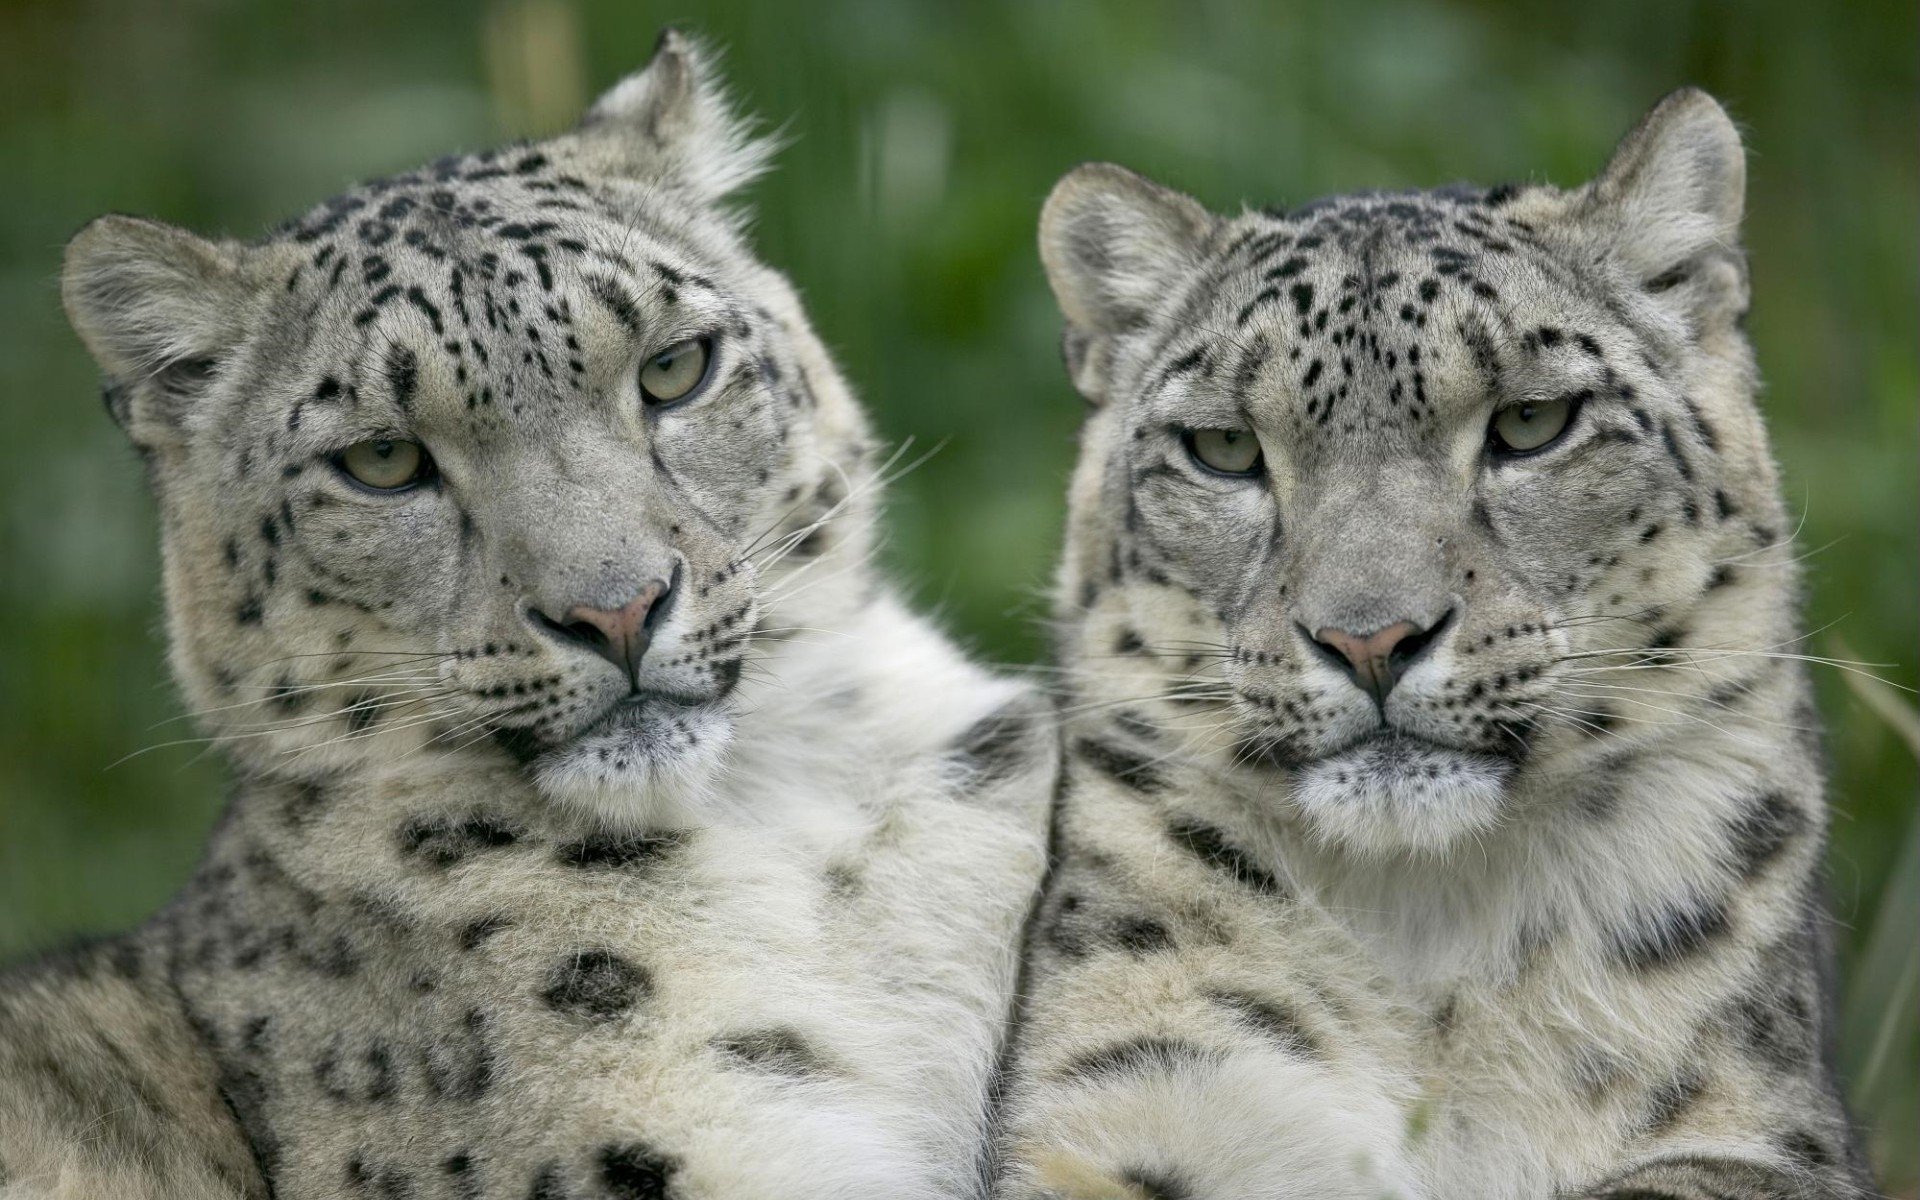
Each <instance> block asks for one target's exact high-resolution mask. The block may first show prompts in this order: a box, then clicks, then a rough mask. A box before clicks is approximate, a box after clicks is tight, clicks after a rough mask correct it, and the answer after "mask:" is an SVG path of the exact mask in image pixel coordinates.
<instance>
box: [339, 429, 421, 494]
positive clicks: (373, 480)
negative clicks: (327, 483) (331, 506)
mask: <svg viewBox="0 0 1920 1200" xmlns="http://www.w3.org/2000/svg"><path fill="white" fill-rule="evenodd" d="M334 464H335V465H336V466H338V467H339V468H340V469H341V470H342V471H344V472H345V473H346V475H347V477H348V478H350V479H352V480H353V481H354V482H355V483H357V484H359V485H360V486H362V487H366V488H372V489H373V490H374V491H376V492H400V491H405V490H407V489H409V488H412V487H417V486H418V485H420V484H422V483H424V482H426V480H427V477H428V476H430V475H431V474H432V473H433V460H432V459H431V458H429V457H427V448H426V447H425V446H422V445H421V444H420V443H419V442H408V441H402V440H400V439H398V438H375V439H373V440H371V441H365V442H355V443H354V444H353V445H351V446H348V447H347V448H346V449H345V450H342V451H341V452H340V453H339V454H338V455H336V456H335V457H334Z"/></svg>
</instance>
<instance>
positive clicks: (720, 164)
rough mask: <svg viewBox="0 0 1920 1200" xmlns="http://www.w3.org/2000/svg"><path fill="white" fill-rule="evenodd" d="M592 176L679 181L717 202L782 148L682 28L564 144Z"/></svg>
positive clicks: (560, 143) (669, 33)
mask: <svg viewBox="0 0 1920 1200" xmlns="http://www.w3.org/2000/svg"><path fill="white" fill-rule="evenodd" d="M555 144H556V147H557V148H560V149H562V150H563V151H566V152H570V153H571V155H572V157H573V158H574V160H575V162H576V163H577V164H578V165H579V166H580V168H581V169H583V170H584V171H586V172H588V173H591V174H597V175H602V176H611V177H615V178H628V179H638V180H645V181H648V182H654V183H661V184H672V185H675V186H679V187H683V188H685V189H686V190H687V191H689V192H691V193H692V194H693V195H694V196H695V197H697V198H698V199H699V200H700V201H701V202H702V203H710V202H712V201H715V200H718V199H720V198H722V197H724V196H726V195H728V194H730V193H732V192H735V191H738V190H739V189H740V188H743V187H745V186H746V185H747V184H749V183H751V182H753V181H754V180H755V179H757V178H759V177H760V175H761V174H763V173H764V172H765V171H766V169H767V166H768V164H769V162H770V161H771V159H772V157H773V153H774V151H775V150H776V149H777V148H778V147H777V145H776V143H775V142H774V140H773V139H770V138H761V137H755V136H753V134H752V127H751V124H750V123H749V122H748V121H747V120H745V119H744V118H742V117H740V116H739V115H738V114H736V113H735V112H734V111H733V106H732V105H731V104H730V103H729V102H728V100H727V95H726V89H725V87H724V86H723V85H722V84H721V83H720V80H719V78H718V75H717V72H715V70H714V68H713V55H712V53H711V52H710V51H708V50H707V49H705V48H704V47H703V46H701V45H700V44H699V43H697V42H695V41H694V40H693V39H691V38H689V37H687V36H686V35H685V34H682V33H681V32H680V31H679V30H677V29H667V30H664V31H662V32H661V34H660V41H659V43H658V44H657V45H656V46H655V47H654V51H653V57H652V58H651V59H649V60H648V61H647V65H646V66H644V67H642V68H641V69H640V70H638V71H635V72H634V73H633V74H631V75H629V76H627V77H626V78H625V79H622V80H621V81H620V82H619V83H616V84H614V85H613V87H611V88H609V89H608V90H607V92H606V93H605V94H604V95H602V96H601V97H600V98H599V99H598V100H596V101H594V103H593V107H591V108H589V109H588V110H587V115H586V116H585V117H584V118H582V119H581V122H580V124H579V125H578V126H577V127H576V128H575V129H574V130H573V131H572V132H571V133H567V134H563V135H562V136H561V137H560V138H558V139H556V143H555Z"/></svg>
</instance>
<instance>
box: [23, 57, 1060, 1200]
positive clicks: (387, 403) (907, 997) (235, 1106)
mask: <svg viewBox="0 0 1920 1200" xmlns="http://www.w3.org/2000/svg"><path fill="white" fill-rule="evenodd" d="M766 150H767V147H766V144H765V143H764V142H761V141H758V140H755V139H753V138H751V137H749V136H748V135H747V133H746V132H745V130H744V127H743V126H742V125H741V124H740V122H739V121H737V120H736V119H735V118H734V117H733V116H732V115H730V113H729V112H728V110H727V108H726V106H725V105H724V103H723V102H722V98H721V96H720V93H719V90H718V88H717V87H716V85H715V83H714V82H713V80H712V79H711V77H710V72H709V70H708V68H707V66H706V65H705V60H704V58H703V57H702V55H701V54H700V53H699V52H698V51H697V49H696V48H695V47H693V46H691V45H689V44H688V43H687V42H686V41H685V40H683V39H682V38H680V37H679V36H677V35H672V34H669V35H668V36H667V37H666V38H665V39H664V40H663V43H662V45H661V48H660V49H659V51H658V52H657V54H656V56H655V58H654V59H653V61H652V62H651V63H650V64H649V65H648V67H647V68H646V69H645V70H644V71H642V72H641V73H639V74H637V75H635V76H633V77H632V78H630V79H628V80H627V81H625V82H623V83H621V84H620V85H619V86H618V87H616V88H615V89H614V90H613V91H612V92H610V93H609V94H608V95H607V96H606V97H605V98H603V99H602V100H601V101H600V102H599V103H598V104H597V105H595V107H594V108H593V110H592V111H591V112H590V113H589V114H588V116H587V118H586V119H585V121H584V122H583V123H582V124H581V125H580V126H579V127H578V128H576V129H575V130H573V131H571V132H569V133H567V134H564V135H562V136H560V137H558V138H555V139H553V140H551V141H548V142H544V143H540V144H537V145H522V146H513V147H509V148H507V149H504V150H499V151H495V152H492V153H488V154H480V155H474V156H467V157H456V158H449V159H445V160H443V161H441V162H438V163H435V164H433V165H431V166H428V167H426V168H423V169H421V170H419V171H415V172H412V173H410V174H406V175H401V176H398V177H395V178H392V179H386V180H381V181H378V182H375V183H372V184H368V185H366V186H364V187H361V188H359V189H356V190H354V191H352V192H349V193H347V194H345V195H342V196H339V197H336V198H335V199H333V200H331V201H328V202H327V203H326V204H324V205H322V206H321V207H319V208H317V209H315V210H314V211H312V212H310V213H308V214H307V215H305V216H303V217H301V218H299V219H297V220H294V221H292V222H290V223H288V224H287V225H286V226H284V227H282V228H280V229H278V230H276V231H275V232H273V233H272V234H271V235H269V236H268V237H267V238H265V239H264V240H263V241H260V242H257V243H253V244H246V245H242V244H238V243H229V242H219V243H216V242H208V241H204V240H201V239H199V238H196V237H194V236H192V235H190V234H187V233H185V232H182V231H180V230H176V229H172V228H169V227H166V226H161V225H158V224H154V223H151V222H145V221H136V220H133V219H130V218H104V219H102V220H101V221H99V222H96V223H95V224H93V225H90V226H88V227H87V228H86V229H85V230H83V231H82V232H81V233H80V234H79V235H78V236H77V237H76V238H75V240H74V242H73V244H72V246H71V248H70V250H69V253H68V266H67V273H66V277H65V295H66V301H67V306H68V310H69V313H70V314H71V316H72V318H73V321H74V324H75V326H76V327H77V328H78V330H79V331H80V333H81V335H82V336H83V338H84V339H85V340H86V342H87V343H88V345H89V347H90V348H91V349H92V351H93V352H94V354H95V356H96V357H97V358H98V360H99V361H100V364H101V365H102V367H103V368H104V370H105V372H106V375H107V377H108V384H107V398H108V406H109V408H110V410H111V411H112V412H113V414H114V416H115V418H116V419H117V420H118V421H120V422H121V424H122V425H124V426H125V428H126V429H127V431H128V433H129V434H130V435H131V437H132V439H133V441H134V443H135V445H136V446H138V447H139V448H140V450H141V452H142V454H143V456H144V458H145V461H146V464H147V469H148V473H149V476H150V478H151V481H152V484H153V487H154V489H155V491H156V494H157V496H158V500H159V508H160V516H161V532H162V540H163V545H164V548H165V581H166V591H167V600H168V617H169V623H170V627H171V633H172V647H173V665H174V668H175V672H176V674H177V676H178V677H179V679H180V682H181V685H182V687H183V689H184V691H185V693H186V695H187V697H188V698H189V700H190V702H191V704H192V706H193V708H194V709H195V710H196V712H197V713H198V715H199V717H200V719H201V721H202V723H203V725H204V727H205V728H206V730H207V732H208V733H209V734H210V735H211V738H212V740H213V741H214V742H215V743H216V744H217V745H219V746H220V747H221V749H222V750H223V751H224V752H225V753H226V754H227V755H228V757H229V758H230V760H231V762H232V765H233V768H234V774H235V785H234V795H233V799H232V801H231V804H230V805H229V807H228V810H227V813H226V816H225V818H224V819H223V821H222V822H221V824H220V826H219V828H218V830H217V831H216V832H215V834H214V835H213V838H212V841H211V844H210V846H209V848H208V850H207V853H206V856H205V860H204V862H203V863H202V864H201V866H200V868H199V869H198V871H197V872H196V873H195V875H194V877H193V879H192V881H191V882H190V883H189V884H188V885H187V887H186V888H185V889H184V890H183V891H182V892H181V893H180V895H179V896H178V897H177V898H176V899H175V900H174V901H173V902H172V903H171V904H170V905H169V906H168V907H167V908H166V910H165V911H164V912H162V913H161V914H160V915H159V916H157V917H156V918H154V919H153V920H152V921H151V922H150V923H148V924H147V925H146V926H145V927H144V928H142V929H141V930H139V931H138V932H136V933H134V934H131V935H129V936H127V937H125V938H121V939H117V940H115V941H113V942H110V943H108V944H106V945H104V946H102V947H101V948H99V949H96V950H92V951H88V952H86V953H85V954H83V955H81V956H79V957H77V958H73V959H70V960H66V961H65V962H63V963H56V964H52V965H47V966H40V967H28V968H21V969H19V970H17V971H16V972H14V973H12V974H10V975H8V976H7V977H6V978H5V980H4V982H0V1011H4V1012H5V1014H6V1019H5V1020H4V1021H0V1163H4V1169H3V1173H0V1194H4V1195H5V1197H6V1198H7V1200H20V1198H24V1197H29V1196H31V1197H44V1196H88V1197H92V1196H99V1195H107V1194H112V1195H116V1196H140V1197H144V1196H154V1197H159V1196H167V1197H212V1196H220V1197H249V1198H251V1197H263V1196H274V1197H279V1198H280V1200H290V1198H298V1197H337V1196H347V1195H351V1196H369V1197H388V1198H400V1197H420V1198H422V1200H424V1198H425V1197H429V1196H446V1197H482V1196H485V1197H514V1198H520V1197H534V1198H539V1200H563V1198H565V1200H584V1198H587V1197H607V1198H622V1200H629V1198H643V1197H644V1198H648V1200H658V1198H666V1197H672V1198H675V1200H699V1198H703V1197H742V1196H776V1195H777V1196H783V1197H784V1196H818V1197H835V1198H846V1197H875V1198H880V1197H886V1198H890V1200H891V1198H898V1197H934V1196H954V1195H963V1194H968V1193H970V1192H972V1191H973V1190H974V1189H975V1187H976V1183H975V1181H976V1179H977V1162H976V1159H977V1154H978V1147H979V1145H980V1142H981V1140H982V1136H983V1135H982V1123H983V1121H984V1109H985V1104H986V1089H987V1078H988V1074H989V1069H990V1067H991V1064H992V1063H993V1062H994V1061H995V1059H996V1056H997V1054H998V1052H999V1039H1000V1036H1001V1030H1002V1028H1003V1026H1004V1013H1005V1005H1006V1003H1007V997H1008V995H1009V993H1010V990H1011V987H1012V975H1013V970H1014V961H1015V957H1016V955H1015V941H1016V936H1017V931H1018V928H1019V925H1020V922H1021V920H1022V918H1023V917H1024V916H1025V914H1026V912H1027V909H1028V906H1029V894H1030V892H1031V891H1032V889H1033V887H1034V886H1035V885H1036V883H1037V879H1038V875H1039V871H1040V866H1041V862H1042V857H1043V856H1042V839H1043V832H1044V821H1045V817H1044V810H1045V805H1046V800H1047V796H1048V793H1049V787H1050V785H1049V779H1050V775H1051V769H1052V762H1053V757H1054V756H1053V753H1052V751H1051V748H1050V747H1051V741H1050V738H1049V736H1048V734H1047V733H1046V731H1045V729H1044V727H1043V726H1042V725H1041V724H1039V723H1038V722H1037V721H1036V719H1035V716H1036V710H1035V706H1034V704H1033V702H1032V700H1031V699H1030V698H1029V697H1027V696H1026V694H1025V693H1024V691H1023V690H1022V689H1021V688H1020V687H1019V686H1017V685H1014V684H1010V683H1007V682H1005V681H1001V680H997V679H994V678H992V677H991V676H989V675H987V674H986V673H984V672H983V671H981V670H979V669H978V668H976V667H974V666H972V665H971V664H969V663H968V662H967V661H965V660H964V659H963V658H962V657H961V656H960V655H959V654H958V653H957V652H956V651H955V649H954V648H953V647H952V646H951V645H950V644H948V643H947V642H946V641H945V640H944V639H942V638H941V637H940V636H939V635H938V634H937V633H936V632H934V631H933V630H932V629H931V628H930V627H929V626H927V625H926V624H924V623H922V622H921V621H920V620H918V619H917V618H915V617H913V616H911V615H909V614H908V613H907V612H905V611H904V610H903V609H902V608H901V606H900V605H899V604H898V602H897V601H896V600H895V599H894V598H893V596H892V594H891V593H890V592H889V591H888V589H887V588H886V587H885V586H884V585H883V584H882V582H881V581H879V580H878V579H877V578H876V576H875V574H874V572H873V571H872V570H871V569H870V568H869V566H868V565H867V557H868V550H869V545H870V541H871V526H872V519H873V509H874V504H875V496H876V492H877V490H878V487H879V484H880V483H881V482H882V480H881V478H880V476H881V472H882V465H881V464H878V463H876V462H875V461H874V455H873V454H872V452H871V450H870V447H869V439H868V435H867V430H866V424H865V421H864V418H863V417H862V415H861V413H860V411H859V409H858V407H857V406H856V404H855V402H854V399H853V397H852V396H851V395H850V394H849V392H848V390H847V388H846V386H845V384H844V383H843V382H842V380H841V378H840V376H839V374H838V372H837V370H836V369H835V367H834V365H833V363H832V362H831V361H830V359H829V358H828V356H827V355H826V353H825V351H824V350H823V348H822V347H821V345H820V343H819V341H818V339H817V338H816V337H815V335H814V334H813V332H812V331H811V329H810V328H809V326H808V324H807V321H806V318H805V316H804V314H803V312H802V310H801V308H800V305H799V303H798V300H797V298H796V296H795V294H794V292H793V290H792V289H791V287H790V286H789V285H788V284H787V283H786V281H785V280H784V279H783V278H781V277H780V276H779V275H778V274H776V273H775V272H773V271H772V270H770V269H768V268H767V267H765V266H763V265H762V264H760V263H759V262H758V261H757V260H756V259H754V258H753V256H752V255H751V253H750V252H749V250H748V248H747V246H746V244H745V242H744V241H743V238H742V231H741V223H740V221H739V219H738V217H737V216H736V215H735V214H734V213H733V212H732V211H731V210H730V209H729V208H728V207H727V201H726V196H727V194H728V193H729V192H731V191H732V190H733V189H734V188H736V187H738V186H739V185H740V184H741V183H743V182H745V181H746V180H748V179H750V178H752V177H753V176H754V175H755V174H756V173H757V172H758V171H759V170H760V169H761V167H762V166H763V165H764V162H765V159H766ZM700 336H704V337H707V338H709V339H711V342H712V347H713V352H712V365H711V367H710V369H709V377H708V382H707V383H706V384H705V386H704V388H703V390H701V391H700V392H699V393H698V394H697V395H695V396H693V397H692V398H690V399H688V400H687V401H685V402H682V403H677V404H675V405H673V406H672V407H665V406H652V405H649V404H647V403H646V402H644V400H643V398H642V396H641V395H640V393H639V390H638V383H637V376H638V374H639V372H640V369H641V364H643V363H644V362H646V361H648V360H649V358H650V357H651V356H654V355H657V354H659V353H660V352H661V351H662V350H663V349H665V348H666V347H668V346H671V345H673V344H675V343H678V342H681V341H684V340H686V339H688V338H694V337H700ZM368 438H410V439H416V440H418V441H420V442H421V443H424V444H425V445H426V446H427V448H428V449H429V450H430V452H431V453H432V455H433V457H434V460H435V462H436V463H437V466H438V472H439V474H438V476H437V477H436V478H435V479H434V480H432V481H430V482H429V483H428V484H426V485H425V486H422V487H419V488H417V489H415V490H413V491H410V492H406V493H393V494H378V495H375V494H370V493H368V492H367V491H366V490H365V489H364V488H359V487H356V486H355V485H353V484H352V483H351V482H349V481H348V480H347V479H346V478H345V477H344V476H343V475H342V473H341V471H340V470H338V469H336V465H335V463H334V461H333V459H334V456H335V454H336V453H337V452H338V451H339V450H340V448H341V447H343V446H346V445H349V444H352V443H355V442H357V441H360V440H363V439H368ZM655 584H658V585H660V586H661V587H663V588H665V598H664V599H660V598H658V597H657V593H648V594H654V595H656V600H655V603H654V608H653V609H652V610H650V612H649V617H648V620H649V622H650V624H649V626H648V628H649V629H650V632H651V640H650V643H649V644H648V646H647V647H646V650H645V653H644V657H642V658H641V659H640V660H639V664H638V667H637V669H636V668H631V667H622V666H617V665H615V664H613V663H610V662H609V661H608V660H607V659H605V658H604V657H602V656H600V655H597V654H595V653H591V652H588V651H587V650H586V649H583V647H582V644H581V640H580V637H579V635H578V631H577V630H576V631H572V632H569V630H568V629H567V628H565V625H566V624H567V623H568V622H571V621H573V620H574V618H573V617H571V616H568V615H567V614H569V613H571V612H573V611H574V610H575V608H576V607H578V606H584V607H586V608H589V609H595V610H612V609H617V608H619V607H620V606H621V605H623V604H625V603H626V602H627V600H628V598H629V597H633V596H635V595H637V594H641V593H647V592H648V589H649V588H650V587H653V586H654V585H655ZM983 731H991V732H990V734H989V733H987V732H983Z"/></svg>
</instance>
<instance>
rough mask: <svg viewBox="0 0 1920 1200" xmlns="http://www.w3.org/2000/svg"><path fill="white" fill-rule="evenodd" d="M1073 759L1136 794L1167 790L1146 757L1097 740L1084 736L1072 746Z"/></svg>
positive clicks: (1160, 775) (1163, 778) (1165, 784)
mask: <svg viewBox="0 0 1920 1200" xmlns="http://www.w3.org/2000/svg"><path fill="white" fill-rule="evenodd" d="M1073 753H1074V757H1075V758H1077V759H1079V760H1080V761H1081V762H1084V763H1086V764H1087V765H1088V766H1091V767H1093V768H1094V769H1095V770H1097V771H1099V772H1100V773H1101V774H1102V775H1105V776H1106V777H1107V778H1109V779H1112V780H1114V781H1115V782H1117V783H1119V784H1120V785H1122V786H1123V787H1128V788H1131V789H1133V790H1134V791H1136V792H1149V793H1152V792H1161V791H1165V790H1166V787H1167V780H1166V777H1165V776H1164V775H1162V774H1161V773H1160V772H1159V771H1157V770H1155V769H1154V766H1153V763H1152V762H1151V761H1149V760H1148V759H1146V758H1145V757H1143V756H1141V755H1139V754H1136V753H1134V752H1133V751H1131V750H1128V749H1126V748H1125V747H1123V746H1116V745H1114V744H1113V743H1112V742H1107V741H1102V740H1100V739H1098V738H1090V737H1083V738H1080V739H1078V740H1076V741H1075V742H1074V743H1073Z"/></svg>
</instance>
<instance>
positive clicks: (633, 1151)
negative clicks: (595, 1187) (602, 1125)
mask: <svg viewBox="0 0 1920 1200" xmlns="http://www.w3.org/2000/svg"><path fill="white" fill-rule="evenodd" d="M679 1170H680V1161H679V1160H678V1159H676V1158H674V1157H673V1156H671V1155H668V1154H662V1153H661V1152H660V1151H658V1150H655V1149H654V1148H653V1147H651V1146H645V1145H642V1144H640V1143H639V1142H628V1143H625V1144H624V1145H613V1146H602V1147H601V1148H600V1182H601V1183H602V1184H604V1185H606V1192H605V1193H604V1194H605V1195H606V1196H608V1197H610V1200H668V1197H670V1196H671V1195H672V1194H673V1193H672V1190H671V1189H672V1186H673V1177H674V1176H675V1175H676V1174H678V1173H679Z"/></svg>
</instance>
